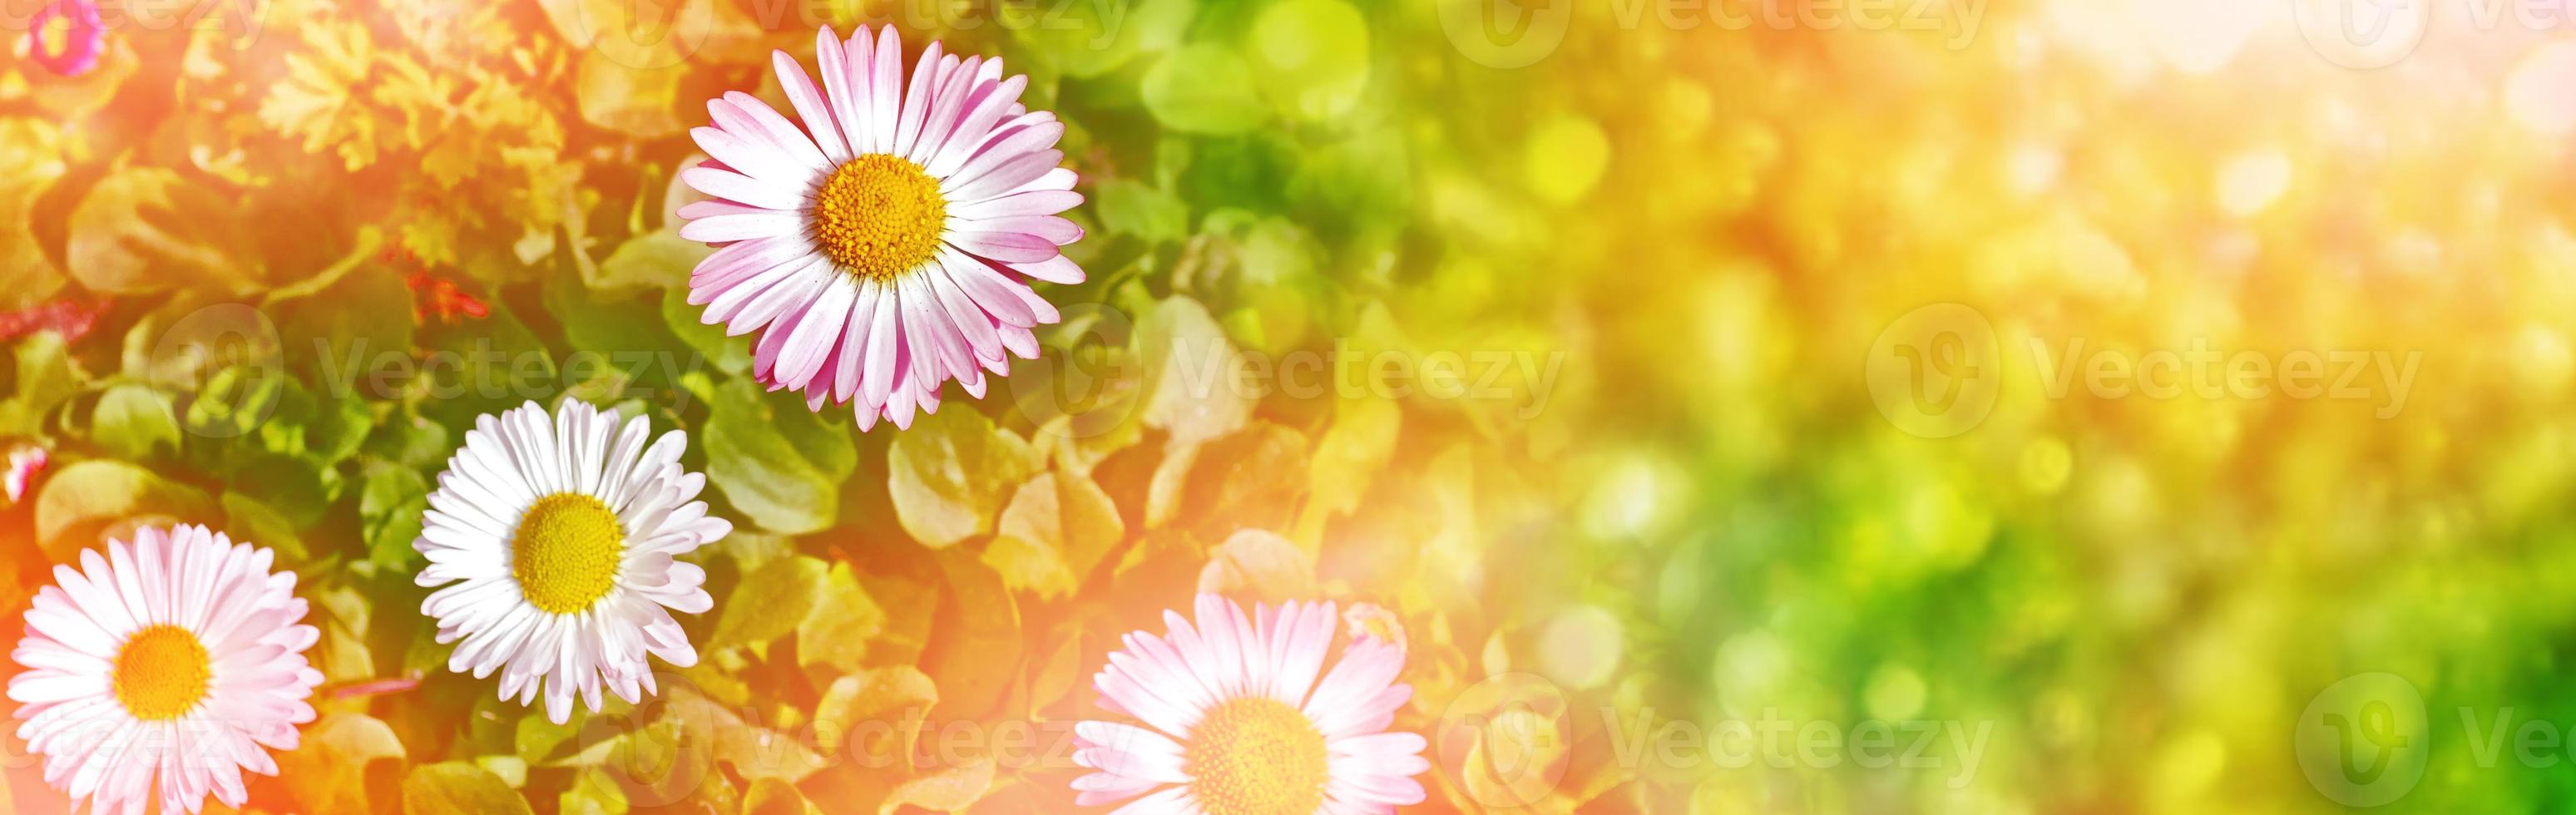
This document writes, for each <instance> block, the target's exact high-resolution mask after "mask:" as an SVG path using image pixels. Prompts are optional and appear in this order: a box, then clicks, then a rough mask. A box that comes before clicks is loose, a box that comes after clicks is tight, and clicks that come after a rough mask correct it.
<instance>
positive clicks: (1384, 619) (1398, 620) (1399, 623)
mask: <svg viewBox="0 0 2576 815" xmlns="http://www.w3.org/2000/svg"><path fill="white" fill-rule="evenodd" d="M1342 624H1343V625H1345V626H1348V627H1349V628H1350V633H1351V639H1354V640H1359V639H1375V640H1377V641H1379V642H1383V643H1386V644H1389V645H1393V646H1395V650H1396V651H1398V652H1402V651H1403V650H1404V649H1405V641H1404V618H1402V617H1398V616H1396V615H1395V612H1392V611H1388V610H1386V607H1385V606H1381V605H1378V604H1376V603H1352V604H1351V607H1350V610H1348V611H1344V612H1342Z"/></svg>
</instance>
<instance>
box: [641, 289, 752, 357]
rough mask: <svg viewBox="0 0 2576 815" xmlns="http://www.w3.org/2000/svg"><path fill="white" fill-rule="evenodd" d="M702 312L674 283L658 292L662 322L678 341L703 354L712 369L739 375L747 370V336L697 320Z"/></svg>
mask: <svg viewBox="0 0 2576 815" xmlns="http://www.w3.org/2000/svg"><path fill="white" fill-rule="evenodd" d="M704 313H705V311H704V310H703V309H701V308H699V307H697V306H693V305H689V290H688V287H686V286H674V287H672V288H671V290H670V291H668V292H664V293H663V295H662V324H663V325H664V326H666V327H668V328H670V329H671V333H672V334H673V335H675V336H678V337H679V338H680V342H682V343H685V344H687V345H688V346H689V347H690V348H692V349H695V350H696V351H697V352H698V353H699V354H701V355H703V356H705V357H706V360H707V363H708V364H710V365H713V366H715V369H716V370H719V371H723V372H725V373H729V374H733V375H735V376H741V375H743V374H747V373H750V372H751V338H750V337H728V336H725V328H724V326H722V325H707V324H705V323H701V322H699V321H698V317H699V315H701V314H704Z"/></svg>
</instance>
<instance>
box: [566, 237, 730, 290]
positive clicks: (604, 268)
mask: <svg viewBox="0 0 2576 815" xmlns="http://www.w3.org/2000/svg"><path fill="white" fill-rule="evenodd" d="M714 251H715V250H714V249H711V248H708V246H707V245H706V244H703V243H699V242H697V241H693V240H689V239H687V238H683V237H680V232H679V230H676V229H656V230H653V231H651V232H646V233H644V234H641V235H637V236H635V237H632V238H628V239H627V240H626V242H625V243H621V244H618V245H617V250H616V251H614V252H610V253H608V258H607V259H605V260H602V261H600V262H599V273H598V274H597V275H596V276H594V277H592V278H590V279H589V280H585V281H583V282H585V283H588V284H590V287H591V288H594V289H601V290H612V291H613V290H620V289H635V288H669V289H680V290H686V289H687V288H688V287H689V272H690V270H693V269H696V268H697V267H698V261H701V260H705V259H706V257H707V255H709V254H711V253H713V252H714Z"/></svg>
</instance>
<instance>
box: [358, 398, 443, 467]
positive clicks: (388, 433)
mask: <svg viewBox="0 0 2576 815" xmlns="http://www.w3.org/2000/svg"><path fill="white" fill-rule="evenodd" d="M454 436H455V434H454V433H451V432H449V431H448V429H447V426H446V425H442V424H439V423H437V422H433V421H430V420H428V419H425V418H422V417H421V416H420V414H417V413H412V412H410V411H409V410H408V409H406V410H402V411H398V412H396V413H394V414H393V415H392V416H388V417H386V419H385V422H384V423H383V424H381V425H378V426H377V427H376V429H375V432H374V433H371V434H369V435H368V436H367V441H366V443H365V445H363V447H362V448H361V449H364V450H365V451H367V453H368V454H370V455H373V456H375V457H377V458H381V459H384V460H386V461H390V462H394V463H397V464H402V465H405V466H410V467H432V468H439V469H444V468H445V467H446V462H447V457H448V456H449V455H452V454H454V453H455V451H456V443H455V442H453V441H450V439H451V438H453V437H454Z"/></svg>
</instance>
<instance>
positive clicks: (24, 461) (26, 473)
mask: <svg viewBox="0 0 2576 815" xmlns="http://www.w3.org/2000/svg"><path fill="white" fill-rule="evenodd" d="M49 460H50V459H49V458H48V457H47V456H46V455H45V448H42V447H25V448H20V449H18V450H16V451H14V452H11V453H10V454H9V471H8V473H6V474H4V475H0V492H5V493H7V494H8V496H9V503H12V504H15V503H18V502H20V501H24V500H26V499H27V493H28V492H29V491H30V488H31V487H34V486H35V482H36V475H37V474H38V473H42V472H44V471H45V465H46V464H47V463H48V462H49Z"/></svg>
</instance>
